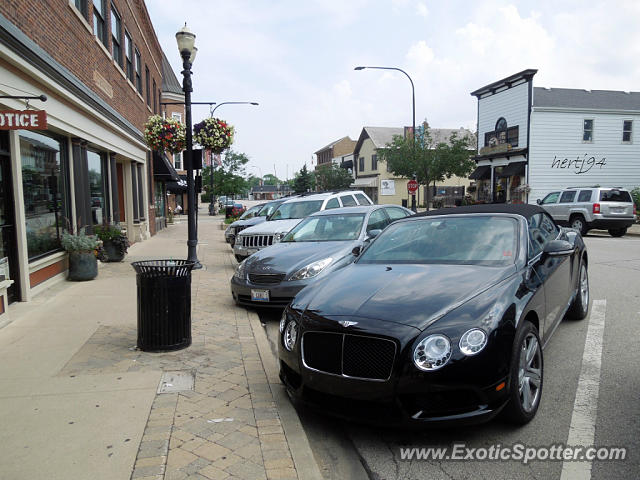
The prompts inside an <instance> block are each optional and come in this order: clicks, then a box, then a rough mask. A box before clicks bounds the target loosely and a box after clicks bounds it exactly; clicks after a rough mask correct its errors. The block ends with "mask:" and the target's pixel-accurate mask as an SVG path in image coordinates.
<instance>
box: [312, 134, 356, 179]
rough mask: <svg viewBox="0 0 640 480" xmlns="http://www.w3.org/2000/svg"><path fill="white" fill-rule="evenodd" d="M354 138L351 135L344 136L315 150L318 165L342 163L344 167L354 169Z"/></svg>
mask: <svg viewBox="0 0 640 480" xmlns="http://www.w3.org/2000/svg"><path fill="white" fill-rule="evenodd" d="M356 143H357V142H355V141H354V140H351V138H349V137H342V138H341V139H339V140H336V141H335V142H332V143H330V144H329V145H327V146H325V147H322V148H321V149H320V150H318V151H317V152H315V155H316V159H317V160H318V161H317V164H316V170H317V169H318V167H321V166H323V165H329V164H334V165H340V166H341V167H342V168H346V169H348V170H351V171H353V150H354V148H355V146H356Z"/></svg>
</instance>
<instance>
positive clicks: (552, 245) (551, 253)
mask: <svg viewBox="0 0 640 480" xmlns="http://www.w3.org/2000/svg"><path fill="white" fill-rule="evenodd" d="M574 249H575V247H574V246H573V245H571V243H570V242H567V241H566V240H551V241H550V242H549V243H547V244H546V245H545V246H544V249H543V250H542V252H543V253H544V254H545V255H546V256H548V257H566V256H568V255H571V254H572V253H573V252H574Z"/></svg>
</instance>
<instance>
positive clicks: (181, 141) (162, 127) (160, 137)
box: [144, 115, 186, 153]
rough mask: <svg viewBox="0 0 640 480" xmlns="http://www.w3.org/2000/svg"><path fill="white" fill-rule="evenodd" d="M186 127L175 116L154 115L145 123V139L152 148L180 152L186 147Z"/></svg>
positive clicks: (160, 150)
mask: <svg viewBox="0 0 640 480" xmlns="http://www.w3.org/2000/svg"><path fill="white" fill-rule="evenodd" d="M185 134H186V129H185V126H184V124H183V123H182V122H179V121H178V120H176V119H175V118H162V117H161V116H160V115H152V116H150V117H149V120H148V121H147V123H145V124H144V140H145V142H146V143H147V145H148V146H149V148H151V149H152V150H156V151H159V152H170V153H178V152H181V151H183V150H184V149H185Z"/></svg>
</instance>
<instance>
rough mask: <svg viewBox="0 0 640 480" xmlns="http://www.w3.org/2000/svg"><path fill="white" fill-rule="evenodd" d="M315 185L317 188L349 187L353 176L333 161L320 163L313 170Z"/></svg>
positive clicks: (335, 188)
mask: <svg viewBox="0 0 640 480" xmlns="http://www.w3.org/2000/svg"><path fill="white" fill-rule="evenodd" d="M315 178H316V187H317V189H318V190H321V191H323V190H342V189H345V188H349V185H351V184H352V183H353V177H352V176H351V174H350V173H349V171H348V170H347V169H345V168H342V167H341V166H340V165H336V164H333V163H330V164H326V165H321V166H319V167H318V168H317V169H316V171H315Z"/></svg>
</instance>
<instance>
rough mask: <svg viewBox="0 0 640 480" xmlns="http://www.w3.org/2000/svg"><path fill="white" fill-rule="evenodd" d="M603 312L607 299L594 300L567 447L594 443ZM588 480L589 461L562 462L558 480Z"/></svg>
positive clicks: (586, 445) (588, 445)
mask: <svg viewBox="0 0 640 480" xmlns="http://www.w3.org/2000/svg"><path fill="white" fill-rule="evenodd" d="M606 310H607V301H606V300H594V301H593V304H592V305H591V314H590V315H589V327H588V328H587V338H586V340H585V342H584V353H583V355H582V367H581V368H580V377H579V379H578V388H577V389H576V399H575V402H574V404H573V414H572V416H571V425H570V426H569V438H568V439H567V445H571V446H584V447H590V446H593V445H594V442H595V430H596V417H597V414H598V394H599V392H600V367H601V365H602V343H603V337H604V321H605V313H606ZM590 478H591V461H586V460H585V461H581V462H577V461H565V462H562V474H561V476H560V480H589V479H590Z"/></svg>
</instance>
